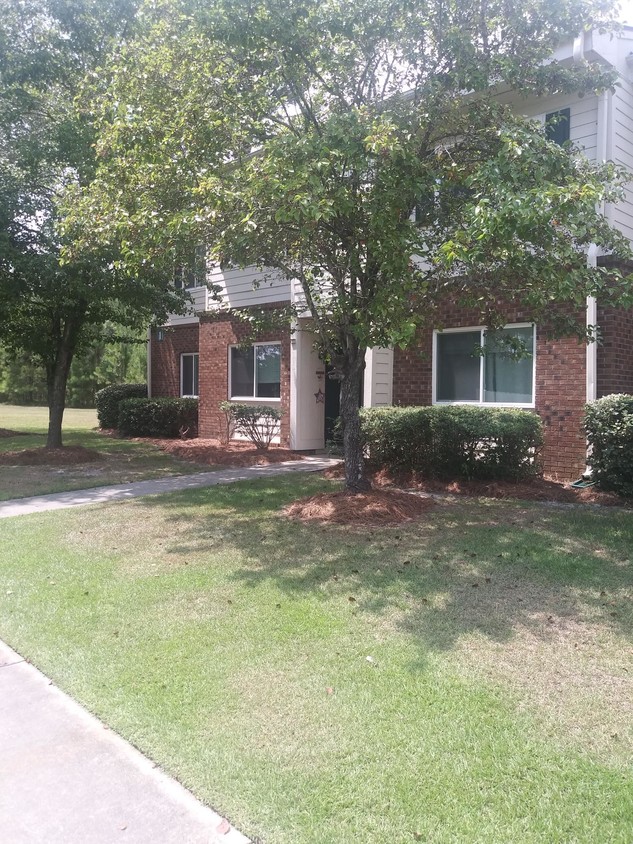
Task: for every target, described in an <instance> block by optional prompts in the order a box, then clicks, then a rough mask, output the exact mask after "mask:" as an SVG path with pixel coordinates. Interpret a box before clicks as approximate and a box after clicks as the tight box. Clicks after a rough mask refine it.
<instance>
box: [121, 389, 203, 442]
mask: <svg viewBox="0 0 633 844" xmlns="http://www.w3.org/2000/svg"><path fill="white" fill-rule="evenodd" d="M117 427H118V429H119V433H120V434H123V436H125V437H196V436H198V399H178V398H156V399H143V398H132V399H125V400H124V401H122V402H121V403H120V404H119V419H118V425H117Z"/></svg>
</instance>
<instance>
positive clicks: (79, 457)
mask: <svg viewBox="0 0 633 844" xmlns="http://www.w3.org/2000/svg"><path fill="white" fill-rule="evenodd" d="M101 457H102V455H101V454H100V453H99V452H98V451H95V450H94V449H92V448H84V447H83V446H82V445H67V446H64V447H63V448H23V449H21V450H20V451H5V452H4V453H3V454H0V466H76V465H78V464H80V463H94V462H95V461H96V460H100V459H101Z"/></svg>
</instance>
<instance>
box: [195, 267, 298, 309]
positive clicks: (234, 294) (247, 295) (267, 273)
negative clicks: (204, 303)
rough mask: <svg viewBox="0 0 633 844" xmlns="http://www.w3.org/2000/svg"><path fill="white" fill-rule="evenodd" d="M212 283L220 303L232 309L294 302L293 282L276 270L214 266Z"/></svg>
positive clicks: (211, 274) (211, 275) (211, 277)
mask: <svg viewBox="0 0 633 844" xmlns="http://www.w3.org/2000/svg"><path fill="white" fill-rule="evenodd" d="M209 281H210V282H211V284H213V285H215V286H216V288H217V291H218V292H217V294H216V296H217V299H218V300H219V301H218V303H217V304H222V305H228V306H229V307H230V308H246V307H249V306H258V305H269V304H273V303H275V302H288V301H290V282H289V281H288V280H287V279H286V278H284V277H283V276H282V275H281V274H280V273H279V272H277V271H276V270H261V269H258V268H257V267H247V268H246V269H222V268H221V267H214V268H213V269H212V271H211V273H210V277H209ZM212 304H213V300H212Z"/></svg>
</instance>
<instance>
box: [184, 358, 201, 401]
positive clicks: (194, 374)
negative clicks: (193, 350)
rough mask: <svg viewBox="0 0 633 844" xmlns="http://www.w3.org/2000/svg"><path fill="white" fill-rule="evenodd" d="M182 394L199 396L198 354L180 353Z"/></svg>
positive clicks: (191, 396)
mask: <svg viewBox="0 0 633 844" xmlns="http://www.w3.org/2000/svg"><path fill="white" fill-rule="evenodd" d="M180 395H181V396H184V397H186V398H194V399H195V398H198V355H197V354H186V355H180Z"/></svg>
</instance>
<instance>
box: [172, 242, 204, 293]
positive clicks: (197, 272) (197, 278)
mask: <svg viewBox="0 0 633 844" xmlns="http://www.w3.org/2000/svg"><path fill="white" fill-rule="evenodd" d="M206 283H207V248H206V246H203V245H200V246H196V248H195V249H194V250H193V252H192V253H191V255H190V257H189V258H188V259H187V260H185V261H183V262H182V263H179V264H176V267H175V269H174V287H175V288H176V290H191V289H192V288H194V287H204V286H205V284H206Z"/></svg>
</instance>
